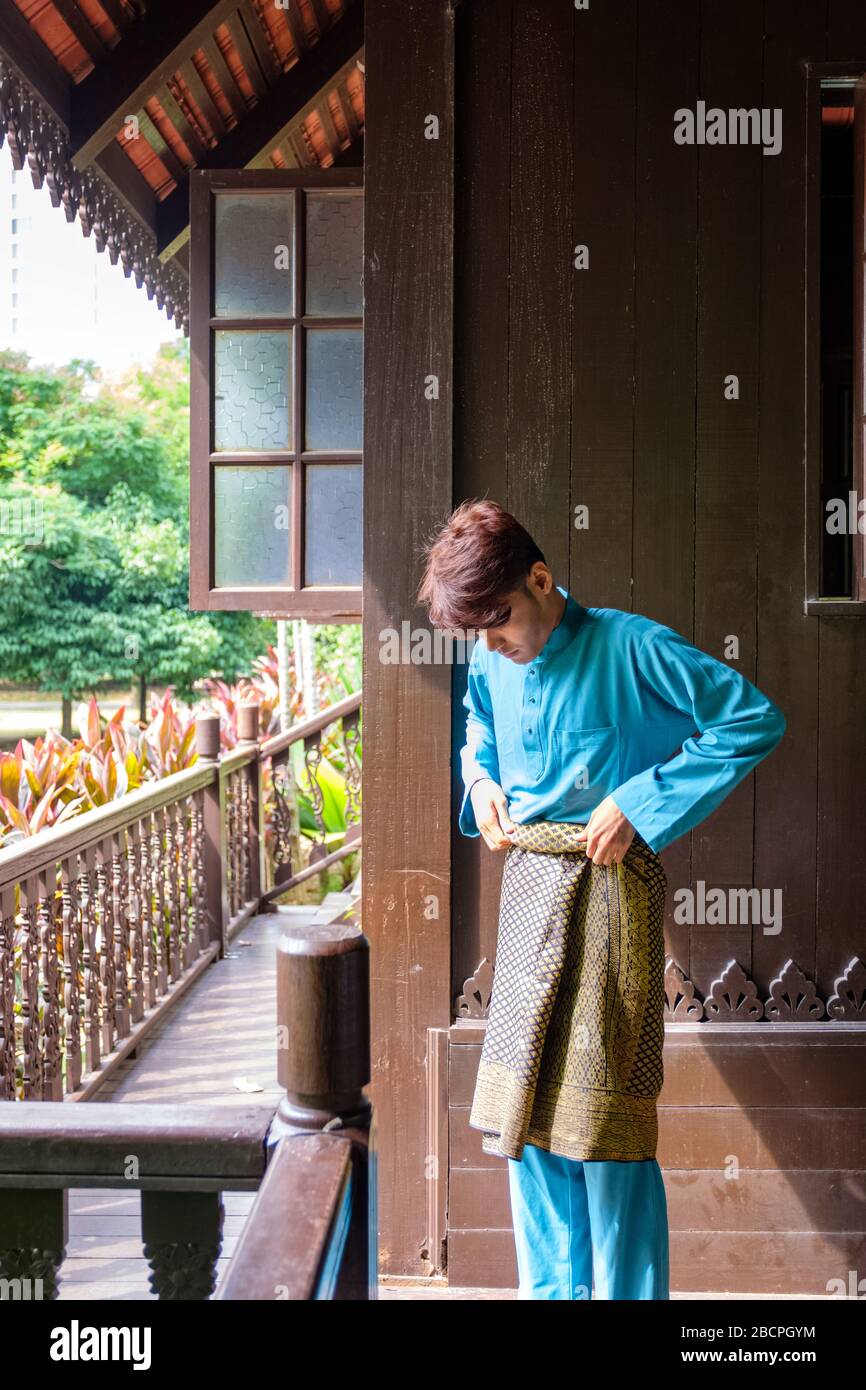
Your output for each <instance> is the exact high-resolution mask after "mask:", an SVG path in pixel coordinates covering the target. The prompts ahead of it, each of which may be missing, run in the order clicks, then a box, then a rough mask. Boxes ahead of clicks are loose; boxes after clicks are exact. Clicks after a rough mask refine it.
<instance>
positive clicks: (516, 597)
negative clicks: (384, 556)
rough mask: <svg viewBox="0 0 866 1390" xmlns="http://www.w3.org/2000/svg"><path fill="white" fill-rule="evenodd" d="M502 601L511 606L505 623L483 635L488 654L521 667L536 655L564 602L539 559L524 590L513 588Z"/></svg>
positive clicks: (485, 631) (556, 619)
mask: <svg viewBox="0 0 866 1390" xmlns="http://www.w3.org/2000/svg"><path fill="white" fill-rule="evenodd" d="M504 601H505V602H506V603H510V605H511V613H510V615H509V618H508V622H507V623H501V624H500V626H499V627H488V628H485V629H484V630H483V633H482V636H483V639H484V641H485V643H486V644H487V648H488V650H489V651H492V652H498V653H499V655H500V656H504V657H506V658H507V659H508V660H509V661H513V662H515V664H516V665H518V666H524V665H526V664H527V663H528V662H530V661H534V660H535V658H536V657H537V656H538V653H539V652H540V651H541V649H542V647H543V646H544V644H545V642H546V641H547V639H548V637H549V636H550V634H551V632H552V631H553V628H554V627H555V626H556V624H557V622H558V621H559V618H560V617H561V615H562V614H561V610H562V607H563V602H564V601H563V598H562V595H561V594H560V593H559V591H558V590H557V588H556V585H555V584H554V582H553V575H552V574H551V572H550V570H549V569H548V568H547V566H546V565H545V564H542V562H541V561H540V560H537V561H536V563H535V564H534V565H533V567H532V569H531V570H530V572H529V574H528V575H527V577H526V584H525V587H523V588H521V589H515V590H514V592H513V593H511V594H508V595H507V597H506V599H505V600H504Z"/></svg>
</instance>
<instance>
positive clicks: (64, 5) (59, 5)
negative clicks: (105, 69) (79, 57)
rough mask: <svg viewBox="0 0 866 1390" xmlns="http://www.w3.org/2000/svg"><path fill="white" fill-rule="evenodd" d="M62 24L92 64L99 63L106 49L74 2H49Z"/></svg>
mask: <svg viewBox="0 0 866 1390" xmlns="http://www.w3.org/2000/svg"><path fill="white" fill-rule="evenodd" d="M51 3H52V5H53V7H54V9H55V10H56V11H57V13H58V14H59V15H60V17H61V19H62V20H63V23H64V24H65V25H66V27H67V28H68V29H69V30H70V31H71V33H72V34H73V35H74V36H75V38H76V39H77V40H78V42H79V43H80V44H81V47H82V48H83V49H84V51H85V53H86V54H87V56H88V58H89V59H90V61H91V62H92V63H101V62H102V60H103V59H104V57H105V54H106V52H107V49H106V47H105V44H104V43H103V42H102V39H101V38H100V37H99V35H98V33H97V32H96V30H95V29H94V28H93V26H92V25H91V23H90V21H89V20H88V18H87V16H86V15H85V14H83V13H82V11H81V10H80V9H79V7H78V5H77V4H76V0H51Z"/></svg>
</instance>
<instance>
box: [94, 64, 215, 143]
mask: <svg viewBox="0 0 866 1390" xmlns="http://www.w3.org/2000/svg"><path fill="white" fill-rule="evenodd" d="M155 96H156V99H157V101H158V102H159V104H160V106H161V107H162V109H163V111H164V112H165V114H166V115H167V116H168V119H169V120H170V121H171V123H172V125H173V126H174V128H175V130H176V131H177V133H178V135H179V136H180V138H181V139H182V140H183V142H184V144H185V145H186V147H187V149H188V150H189V152H190V154H191V155H192V157H193V160H198V159H200V158H201V156H202V155H203V154H204V151H205V150H206V149H207V146H206V145H205V142H204V140H203V139H202V137H201V136H200V135H199V133H198V131H197V130H195V129H194V128H193V126H192V125H191V124H190V122H189V121H188V120H187V118H186V112H185V111H184V109H183V107H182V106H181V104H180V102H179V101H178V100H177V98H176V96H175V95H174V92H173V91H172V90H171V88H170V87H169V86H168V83H166V82H164V83H163V85H162V86H161V87H160V89H159V91H158V92H156V93H155ZM115 143H116V142H115Z"/></svg>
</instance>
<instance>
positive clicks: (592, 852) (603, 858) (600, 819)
mask: <svg viewBox="0 0 866 1390" xmlns="http://www.w3.org/2000/svg"><path fill="white" fill-rule="evenodd" d="M634 837H635V828H634V826H633V825H632V823H631V821H630V820H628V819H627V818H626V817H625V816H624V815H623V813H622V811H621V810H620V809H619V807H618V806H617V804H616V802H615V801H614V799H613V797H612V796H606V797H605V799H604V801H602V802H600V803H599V805H598V806H596V808H595V810H594V811H593V813H592V815H591V816H590V818H589V821H588V823H587V824H586V825H585V826H584V828H583V830H582V832H581V833H580V835H578V837H577V838H578V839H579V840H586V855H587V858H588V859H591V860H592V862H593V864H621V863H622V860H623V857H624V855H625V852H626V850H627V849H628V847H629V845H630V844H631V842H632V840H633V839H634Z"/></svg>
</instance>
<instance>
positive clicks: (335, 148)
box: [316, 95, 340, 159]
mask: <svg viewBox="0 0 866 1390" xmlns="http://www.w3.org/2000/svg"><path fill="white" fill-rule="evenodd" d="M316 115H317V116H318V118H319V124H320V125H321V127H322V131H323V133H324V136H325V141H326V143H327V146H328V153H329V154H330V156H331V158H332V159H336V157H337V155H338V154H339V153H340V137H339V135H338V134H337V127H336V126H335V125H334V118H333V116H332V115H331V108H330V107H329V106H328V98H327V95H326V96H325V97H324V98H323V100H322V101H320V102H319V104H318V106H317V107H316Z"/></svg>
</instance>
